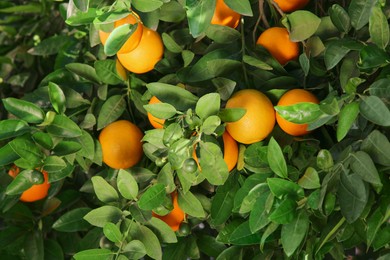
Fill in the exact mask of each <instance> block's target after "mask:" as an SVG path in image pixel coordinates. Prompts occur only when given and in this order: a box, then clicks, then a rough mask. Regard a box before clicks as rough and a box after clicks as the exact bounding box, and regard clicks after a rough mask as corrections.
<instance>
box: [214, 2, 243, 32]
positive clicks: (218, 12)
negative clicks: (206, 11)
mask: <svg viewBox="0 0 390 260" xmlns="http://www.w3.org/2000/svg"><path fill="white" fill-rule="evenodd" d="M240 19H241V15H240V14H239V13H237V12H235V11H233V10H232V9H230V7H229V6H227V5H226V4H225V2H224V1H223V0H217V4H216V6H215V10H214V15H213V18H212V19H211V24H218V25H225V26H229V27H231V28H237V26H238V24H239V23H240Z"/></svg>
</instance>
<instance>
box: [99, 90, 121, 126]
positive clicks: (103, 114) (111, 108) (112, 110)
mask: <svg viewBox="0 0 390 260" xmlns="http://www.w3.org/2000/svg"><path fill="white" fill-rule="evenodd" d="M125 109H126V101H125V99H124V96H122V95H115V96H112V97H110V98H108V99H107V100H106V101H105V102H104V104H103V106H102V108H101V110H100V113H99V116H98V118H97V130H100V129H102V128H104V127H106V126H107V125H108V124H110V123H112V122H114V121H115V120H117V119H118V118H119V117H120V116H121V115H122V114H123V112H124V111H125Z"/></svg>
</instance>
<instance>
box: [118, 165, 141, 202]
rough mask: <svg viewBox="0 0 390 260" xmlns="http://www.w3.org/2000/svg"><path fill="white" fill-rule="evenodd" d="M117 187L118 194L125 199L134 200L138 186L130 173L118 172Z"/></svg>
mask: <svg viewBox="0 0 390 260" xmlns="http://www.w3.org/2000/svg"><path fill="white" fill-rule="evenodd" d="M117 187H118V190H119V192H120V194H121V195H122V196H123V197H125V198H126V199H129V200H131V199H136V198H137V195H138V184H137V182H136V180H135V179H134V177H133V175H131V173H129V172H127V171H126V170H123V169H121V170H119V172H118V177H117Z"/></svg>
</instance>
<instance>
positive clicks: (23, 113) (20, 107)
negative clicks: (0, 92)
mask: <svg viewBox="0 0 390 260" xmlns="http://www.w3.org/2000/svg"><path fill="white" fill-rule="evenodd" d="M3 104H4V107H5V109H6V110H7V111H8V112H10V113H12V114H14V115H15V116H16V117H18V118H20V119H22V120H24V121H26V122H27V123H35V124H36V123H41V122H42V121H43V119H44V118H45V114H44V112H43V111H42V109H41V108H40V107H38V106H37V105H35V104H33V103H31V102H28V101H25V100H22V99H16V98H5V99H3Z"/></svg>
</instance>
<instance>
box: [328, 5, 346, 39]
mask: <svg viewBox="0 0 390 260" xmlns="http://www.w3.org/2000/svg"><path fill="white" fill-rule="evenodd" d="M329 15H330V19H331V20H332V23H333V24H334V25H335V26H336V27H337V29H338V30H339V31H340V32H343V33H348V32H349V30H350V29H351V18H349V15H348V13H347V11H345V9H344V8H343V7H342V6H340V5H338V4H333V5H332V6H331V8H330V9H329Z"/></svg>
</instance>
